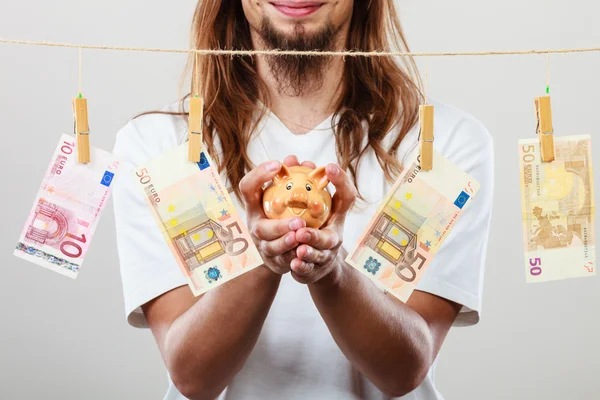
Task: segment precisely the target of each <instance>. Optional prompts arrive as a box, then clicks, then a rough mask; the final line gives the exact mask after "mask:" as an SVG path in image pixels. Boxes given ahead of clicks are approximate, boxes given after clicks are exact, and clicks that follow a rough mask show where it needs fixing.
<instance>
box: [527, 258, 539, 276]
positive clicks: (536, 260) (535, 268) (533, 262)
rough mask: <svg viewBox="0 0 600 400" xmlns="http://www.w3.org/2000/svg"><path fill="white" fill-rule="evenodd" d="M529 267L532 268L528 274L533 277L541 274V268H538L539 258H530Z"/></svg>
mask: <svg viewBox="0 0 600 400" xmlns="http://www.w3.org/2000/svg"><path fill="white" fill-rule="evenodd" d="M529 265H530V266H531V267H532V268H531V269H530V270H529V273H530V274H531V275H533V276H538V275H541V274H542V267H540V265H542V259H541V258H530V259H529Z"/></svg>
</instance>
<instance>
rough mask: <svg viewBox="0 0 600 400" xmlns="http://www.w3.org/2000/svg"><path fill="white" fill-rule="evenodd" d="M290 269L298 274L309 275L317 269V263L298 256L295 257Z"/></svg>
mask: <svg viewBox="0 0 600 400" xmlns="http://www.w3.org/2000/svg"><path fill="white" fill-rule="evenodd" d="M290 269H291V270H292V272H294V273H295V274H297V275H300V276H303V277H304V276H308V275H310V274H311V273H312V272H313V271H314V270H315V264H314V263H309V262H305V261H302V260H300V259H298V258H294V259H293V260H292V262H291V263H290Z"/></svg>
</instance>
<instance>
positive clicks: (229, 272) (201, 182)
mask: <svg viewBox="0 0 600 400" xmlns="http://www.w3.org/2000/svg"><path fill="white" fill-rule="evenodd" d="M187 147H188V143H187V142H186V143H184V144H183V145H181V146H179V147H177V148H175V149H173V150H171V151H169V152H167V153H164V154H162V155H160V156H158V157H157V158H155V159H154V160H152V161H150V162H149V163H148V164H147V165H144V166H140V167H139V168H136V169H135V170H134V171H132V172H133V178H134V179H135V181H136V184H137V185H138V186H139V188H140V190H141V191H142V193H143V196H144V198H145V199H146V202H147V204H148V207H149V208H150V210H151V213H152V215H153V216H154V219H155V220H156V223H157V224H158V227H159V229H160V231H161V233H162V234H163V237H164V238H165V240H166V242H167V244H168V245H169V248H170V249H171V252H172V253H173V256H174V257H175V259H176V261H177V264H178V265H179V267H180V269H181V271H182V272H183V274H184V275H185V276H186V278H187V281H188V284H189V286H190V288H191V289H192V292H193V294H194V295H195V296H198V295H200V294H202V293H205V292H207V291H208V290H210V289H212V288H214V287H216V286H219V285H221V284H223V283H225V282H227V281H229V280H231V279H233V278H235V277H237V276H239V275H241V274H243V273H245V272H248V271H250V270H251V269H253V268H255V267H258V266H259V265H262V264H263V261H262V259H261V257H260V255H259V253H258V250H257V249H256V246H255V245H254V242H253V241H252V238H251V237H250V235H249V233H248V230H247V228H246V226H245V225H244V223H243V222H242V220H241V218H240V216H239V214H238V212H237V210H236V208H235V206H234V205H233V203H232V201H231V198H230V197H229V193H228V192H227V190H226V188H225V186H224V185H223V184H222V183H221V179H220V177H219V173H218V171H217V170H216V168H215V164H214V163H213V161H212V160H211V158H210V156H209V155H208V154H207V153H204V152H203V153H202V154H201V158H200V162H198V163H194V162H189V161H188V148H187Z"/></svg>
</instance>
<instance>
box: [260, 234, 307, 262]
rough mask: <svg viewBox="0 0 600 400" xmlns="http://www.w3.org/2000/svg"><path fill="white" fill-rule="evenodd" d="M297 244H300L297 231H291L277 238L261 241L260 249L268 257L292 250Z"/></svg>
mask: <svg viewBox="0 0 600 400" xmlns="http://www.w3.org/2000/svg"><path fill="white" fill-rule="evenodd" d="M297 245H298V242H296V233H295V232H289V233H288V234H287V235H284V236H282V237H280V238H278V239H275V240H271V241H266V240H263V241H261V242H260V250H261V251H262V252H263V254H264V255H266V256H267V257H277V256H280V255H282V254H283V253H285V252H287V251H290V250H292V249H293V248H294V247H296V246H297Z"/></svg>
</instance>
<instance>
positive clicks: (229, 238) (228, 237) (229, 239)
mask: <svg viewBox="0 0 600 400" xmlns="http://www.w3.org/2000/svg"><path fill="white" fill-rule="evenodd" d="M232 228H235V229H236V230H237V231H238V233H242V228H240V225H239V224H238V223H237V222H233V223H231V224H229V225H227V226H226V227H225V228H223V227H221V229H222V230H223V231H221V229H219V230H217V231H216V232H217V236H218V237H219V238H220V239H221V240H223V241H224V242H225V251H226V252H227V254H229V255H230V256H239V255H240V254H242V253H243V252H245V251H246V249H247V248H248V241H247V240H246V239H244V238H243V237H238V238H235V239H234V238H233V236H234V233H233V230H232ZM225 229H227V232H224V231H225ZM240 242H241V243H242V248H241V249H239V250H236V251H234V250H233V246H234V245H235V244H236V243H240Z"/></svg>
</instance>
